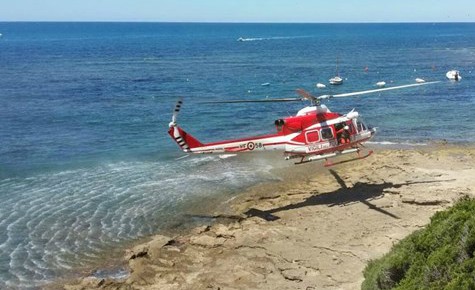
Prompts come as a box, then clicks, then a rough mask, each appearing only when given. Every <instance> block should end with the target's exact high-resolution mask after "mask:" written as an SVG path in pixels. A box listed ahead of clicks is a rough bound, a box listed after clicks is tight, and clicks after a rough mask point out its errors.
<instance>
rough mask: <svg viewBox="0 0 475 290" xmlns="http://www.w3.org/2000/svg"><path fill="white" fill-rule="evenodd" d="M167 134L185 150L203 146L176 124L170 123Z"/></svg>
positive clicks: (188, 150)
mask: <svg viewBox="0 0 475 290" xmlns="http://www.w3.org/2000/svg"><path fill="white" fill-rule="evenodd" d="M168 134H169V135H170V136H171V137H172V138H173V140H175V142H176V143H177V144H178V146H180V148H181V149H182V150H183V151H185V152H190V151H191V149H193V148H197V147H202V146H203V143H201V142H200V141H198V140H197V139H196V138H195V137H193V136H191V135H190V134H188V133H186V132H185V131H183V129H181V128H180V127H178V126H177V125H176V124H174V125H171V124H170V129H169V130H168Z"/></svg>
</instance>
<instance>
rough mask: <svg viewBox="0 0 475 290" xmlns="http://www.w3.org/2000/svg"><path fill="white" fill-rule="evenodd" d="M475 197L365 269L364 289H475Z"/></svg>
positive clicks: (441, 215)
mask: <svg viewBox="0 0 475 290" xmlns="http://www.w3.org/2000/svg"><path fill="white" fill-rule="evenodd" d="M474 252H475V200H474V199H470V198H463V199H462V200H460V201H459V202H457V203H456V204H455V205H454V206H453V207H452V208H450V209H448V210H446V211H443V212H438V213H436V214H435V215H434V216H433V217H432V218H431V222H430V224H429V225H428V226H427V227H426V228H425V229H422V230H419V231H416V232H414V233H412V234H411V235H409V236H408V237H406V238H405V239H403V240H401V241H400V242H399V243H398V244H396V245H394V246H393V248H392V249H391V251H390V252H389V253H388V254H386V255H385V256H383V257H382V258H380V259H378V260H373V261H370V262H369V264H368V265H367V266H366V268H365V270H364V277H365V281H364V282H363V284H362V286H361V287H362V289H365V290H366V289H367V290H369V289H475V258H474V254H475V253H474Z"/></svg>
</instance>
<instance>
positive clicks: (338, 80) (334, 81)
mask: <svg viewBox="0 0 475 290" xmlns="http://www.w3.org/2000/svg"><path fill="white" fill-rule="evenodd" d="M328 81H329V82H330V84H331V85H341V84H342V83H343V79H342V78H341V77H340V76H336V77H332V78H331V79H329V80H328Z"/></svg>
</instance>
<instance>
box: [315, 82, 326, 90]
mask: <svg viewBox="0 0 475 290" xmlns="http://www.w3.org/2000/svg"><path fill="white" fill-rule="evenodd" d="M315 86H316V87H317V88H319V89H324V88H326V87H327V86H325V85H324V84H322V83H318V84H316V85H315Z"/></svg>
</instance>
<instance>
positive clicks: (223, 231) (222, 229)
mask: <svg viewBox="0 0 475 290" xmlns="http://www.w3.org/2000/svg"><path fill="white" fill-rule="evenodd" d="M211 230H212V231H213V232H214V233H215V234H216V236H217V237H223V238H230V237H234V235H233V231H230V230H229V228H228V227H227V226H225V225H223V224H217V225H215V226H213V228H212V229H211Z"/></svg>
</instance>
